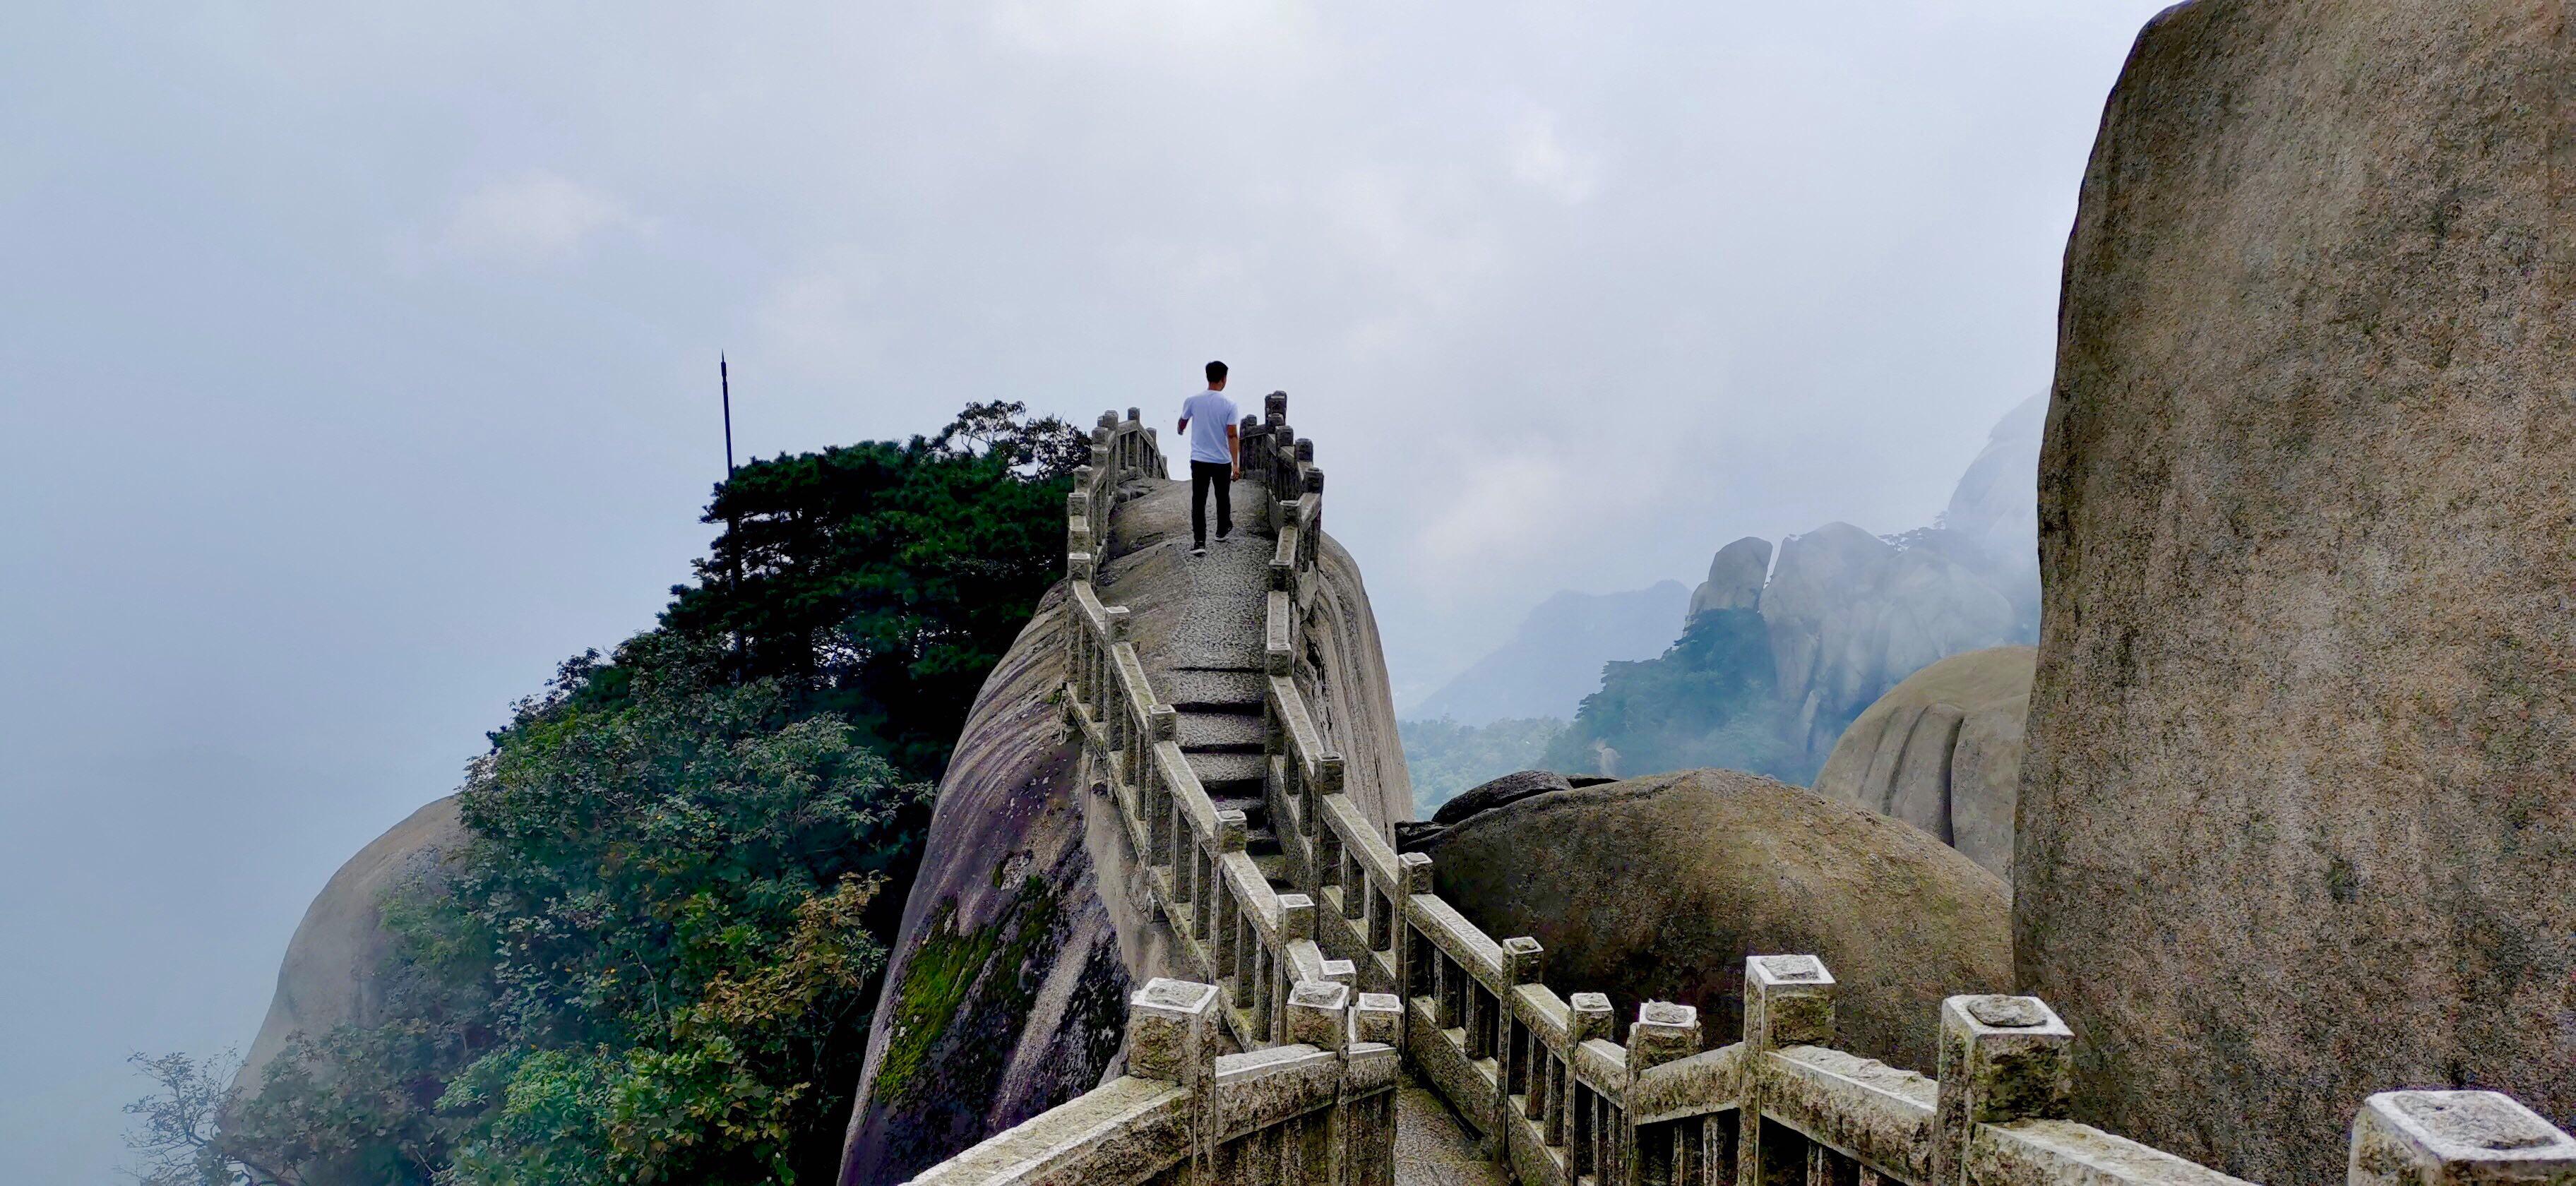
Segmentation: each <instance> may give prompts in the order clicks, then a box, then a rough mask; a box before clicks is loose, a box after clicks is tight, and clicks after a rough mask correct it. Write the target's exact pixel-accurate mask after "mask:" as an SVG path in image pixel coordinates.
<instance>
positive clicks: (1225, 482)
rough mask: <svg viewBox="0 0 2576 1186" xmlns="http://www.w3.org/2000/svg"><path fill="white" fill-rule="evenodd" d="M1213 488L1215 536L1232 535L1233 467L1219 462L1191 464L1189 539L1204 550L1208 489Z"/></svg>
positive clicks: (1205, 544) (1205, 543)
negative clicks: (1214, 497) (1214, 489)
mask: <svg viewBox="0 0 2576 1186" xmlns="http://www.w3.org/2000/svg"><path fill="white" fill-rule="evenodd" d="M1210 486H1214V487H1216V533H1217V534H1218V535H1227V534H1231V533H1232V532H1233V531H1234V467H1233V466H1232V465H1229V464H1227V463H1225V462H1222V461H1193V462H1191V463H1190V538H1192V539H1194V540H1196V541H1198V546H1200V547H1202V548H1204V547H1206V546H1207V497H1208V487H1210Z"/></svg>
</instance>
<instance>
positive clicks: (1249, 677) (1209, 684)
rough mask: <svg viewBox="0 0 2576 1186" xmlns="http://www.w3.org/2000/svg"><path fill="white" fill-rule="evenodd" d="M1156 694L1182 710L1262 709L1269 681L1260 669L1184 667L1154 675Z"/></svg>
mask: <svg viewBox="0 0 2576 1186" xmlns="http://www.w3.org/2000/svg"><path fill="white" fill-rule="evenodd" d="M1153 683H1154V694H1155V695H1157V696H1160V697H1162V699H1163V703H1165V704H1169V705H1171V706H1172V707H1173V708H1176V709H1178V710H1180V711H1182V712H1246V711H1249V712H1259V711H1261V701H1262V697H1263V696H1265V695H1266V694H1267V693H1268V688H1269V685H1268V683H1267V682H1266V680H1265V677H1264V676H1263V675H1262V674H1261V673H1260V672H1259V671H1253V670H1246V669H1242V668H1232V667H1226V668H1207V667H1180V668H1174V669H1173V670H1170V671H1167V672H1164V673H1162V674H1161V675H1159V676H1156V677H1155V678H1154V681H1153Z"/></svg>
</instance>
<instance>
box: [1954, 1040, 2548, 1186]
mask: <svg viewBox="0 0 2576 1186" xmlns="http://www.w3.org/2000/svg"><path fill="white" fill-rule="evenodd" d="M1944 1048H1945V1049H1946V1048H1947V1047H1946V1046H1945V1047H1944ZM2346 1174H2347V1179H2346V1180H2347V1181H2349V1182H2350V1183H2351V1186H2485V1184H2487V1183H2499V1184H2500V1183H2515V1184H2517V1186H2571V1184H2576V1137H2570V1136H2569V1135H2568V1134H2566V1133H2565V1132H2562V1131H2560V1130H2559V1129H2558V1128H2557V1127H2556V1126H2554V1125H2552V1124H2550V1123H2549V1122H2548V1121H2547V1120H2543V1119H2541V1117H2540V1115H2539V1114H2538V1113H2536V1112H2533V1111H2532V1110H2531V1109H2529V1108H2526V1107H2524V1106H2522V1104H2521V1102H2520V1101H2517V1100H2515V1099H2514V1098H2513V1097H2511V1096H2508V1095H2504V1094H2501V1093H2499V1092H2493V1091H2383V1092H2381V1093H2379V1094H2377V1095H2374V1096H2371V1097H2370V1098H2368V1099H2366V1100H2363V1101H2362V1104H2361V1111H2360V1112H2359V1113H2358V1114H2356V1115H2354V1117H2353V1118H2352V1154H2351V1158H2350V1160H2349V1162H2348V1163H2347V1165H2346Z"/></svg>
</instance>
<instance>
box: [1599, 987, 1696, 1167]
mask: <svg viewBox="0 0 2576 1186" xmlns="http://www.w3.org/2000/svg"><path fill="white" fill-rule="evenodd" d="M1699 1047H1700V1029H1699V1010H1697V1009H1695V1008H1692V1007H1691V1006H1689V1005H1681V1004H1675V1003H1674V1002H1671V1001H1648V1002H1646V1003H1645V1004H1642V1005H1639V1006H1638V1007H1637V1020H1636V1023H1635V1024H1633V1025H1630V1026H1629V1027H1628V1081H1629V1082H1631V1083H1634V1082H1636V1077H1637V1076H1639V1075H1642V1074H1645V1073H1646V1072H1647V1071H1651V1070H1653V1069H1655V1068H1656V1067H1659V1066H1662V1065H1664V1064H1665V1063H1668V1062H1672V1061H1674V1060H1676V1059H1683V1058H1689V1057H1690V1056H1692V1055H1694V1054H1697V1053H1699ZM1627 1119H1628V1124H1627V1131H1626V1132H1624V1133H1622V1134H1620V1138H1619V1139H1620V1142H1621V1143H1622V1144H1623V1145H1624V1146H1626V1149H1627V1156H1626V1157H1625V1158H1623V1159H1622V1161H1623V1162H1624V1163H1625V1164H1626V1165H1627V1167H1628V1180H1629V1182H1630V1183H1632V1186H1682V1183H1681V1181H1680V1178H1681V1174H1682V1170H1683V1166H1684V1165H1685V1164H1686V1163H1687V1161H1688V1158H1687V1157H1686V1156H1685V1154H1684V1150H1683V1146H1684V1144H1685V1139H1684V1136H1683V1132H1682V1126H1681V1125H1679V1124H1671V1125H1665V1126H1664V1127H1663V1128H1661V1129H1659V1130H1657V1133H1656V1135H1655V1136H1654V1137H1651V1138H1650V1137H1649V1136H1648V1135H1647V1134H1645V1133H1644V1132H1643V1131H1641V1129H1640V1127H1639V1126H1638V1124H1637V1123H1636V1113H1635V1112H1634V1110H1631V1111H1630V1112H1629V1113H1628V1117H1627Z"/></svg>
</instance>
